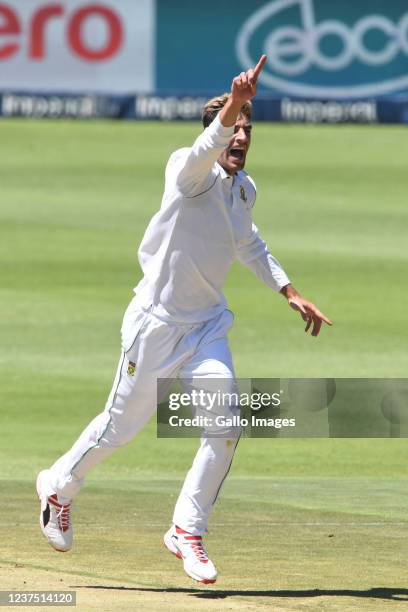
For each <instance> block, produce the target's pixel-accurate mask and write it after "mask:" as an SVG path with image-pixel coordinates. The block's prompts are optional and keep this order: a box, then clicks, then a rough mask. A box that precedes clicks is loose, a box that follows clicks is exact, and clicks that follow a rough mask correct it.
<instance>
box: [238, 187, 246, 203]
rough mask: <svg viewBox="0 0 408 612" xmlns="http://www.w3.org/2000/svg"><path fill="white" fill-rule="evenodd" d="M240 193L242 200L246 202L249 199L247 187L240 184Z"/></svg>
mask: <svg viewBox="0 0 408 612" xmlns="http://www.w3.org/2000/svg"><path fill="white" fill-rule="evenodd" d="M239 194H240V197H241V200H243V201H244V202H246V201H247V200H248V198H247V194H246V193H245V189H244V188H243V186H242V185H240V186H239Z"/></svg>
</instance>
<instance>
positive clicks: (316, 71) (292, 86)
mask: <svg viewBox="0 0 408 612" xmlns="http://www.w3.org/2000/svg"><path fill="white" fill-rule="evenodd" d="M370 4H371V3H370V2H369V1H368V0H366V1H364V0H363V1H362V2H361V1H360V2H358V3H353V4H350V9H349V11H348V12H350V13H352V12H353V10H356V8H357V9H358V10H359V13H360V18H359V19H357V20H356V18H355V17H354V18H353V17H352V16H351V15H350V18H349V21H350V23H348V24H346V23H344V22H343V21H340V20H339V19H334V18H332V17H331V18H330V19H326V20H321V21H320V22H318V21H317V20H316V16H315V9H318V8H319V0H315V2H314V1H313V0H273V2H268V3H267V4H265V5H264V6H262V7H261V8H260V9H259V10H258V11H256V12H255V13H253V14H252V15H251V16H250V17H249V19H247V21H246V22H245V23H244V24H243V26H242V27H241V29H240V31H239V33H238V36H237V40H236V52H237V56H238V59H239V61H240V63H241V65H242V66H243V68H244V69H248V68H249V67H250V66H253V65H254V64H255V63H256V60H257V59H258V57H259V55H260V53H261V52H263V53H266V55H267V56H268V62H267V66H266V69H265V70H264V71H263V72H262V74H261V76H260V79H259V80H260V81H261V82H262V84H263V85H264V86H267V87H270V88H272V89H274V90H276V91H279V92H283V93H285V94H291V95H295V96H305V97H320V98H329V99H330V98H337V99H338V98H353V97H369V96H378V95H383V94H388V93H392V92H396V91H401V90H404V89H407V88H408V75H407V73H408V12H407V13H405V14H402V15H401V11H400V15H399V16H398V17H397V18H396V19H391V18H390V17H389V16H388V17H386V16H385V15H380V14H367V13H368V12H369V8H370ZM396 4H397V3H396ZM398 4H399V6H400V7H402V6H403V2H400V3H398ZM386 5H387V3H384V6H385V7H386ZM392 5H393V3H391V6H392ZM320 6H321V7H322V9H323V11H326V13H327V6H328V3H325V2H323V0H320ZM364 6H365V8H366V9H367V10H366V11H364V10H363V7H364ZM362 13H363V16H361V14H362Z"/></svg>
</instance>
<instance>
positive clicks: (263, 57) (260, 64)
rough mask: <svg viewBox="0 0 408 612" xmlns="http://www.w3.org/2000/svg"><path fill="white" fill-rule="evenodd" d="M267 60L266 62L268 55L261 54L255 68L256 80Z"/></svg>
mask: <svg viewBox="0 0 408 612" xmlns="http://www.w3.org/2000/svg"><path fill="white" fill-rule="evenodd" d="M265 62H266V55H261V57H260V59H259V62H258V63H257V65H256V66H255V68H254V79H255V81H256V80H257V78H258V77H259V75H260V74H261V72H262V68H263V67H264V64H265Z"/></svg>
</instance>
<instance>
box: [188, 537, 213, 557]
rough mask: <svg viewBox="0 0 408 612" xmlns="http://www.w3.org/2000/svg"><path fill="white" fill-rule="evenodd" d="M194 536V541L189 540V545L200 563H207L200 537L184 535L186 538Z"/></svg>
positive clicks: (189, 538)
mask: <svg viewBox="0 0 408 612" xmlns="http://www.w3.org/2000/svg"><path fill="white" fill-rule="evenodd" d="M193 538H194V541H193V542H191V544H190V546H191V549H192V550H193V552H194V554H195V556H196V557H197V559H198V560H199V561H200V562H201V563H207V561H208V555H207V553H206V551H205V548H204V545H203V541H202V539H201V538H200V539H196V538H197V536H186V538H185V539H186V540H192V539H193Z"/></svg>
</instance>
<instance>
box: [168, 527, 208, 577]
mask: <svg viewBox="0 0 408 612" xmlns="http://www.w3.org/2000/svg"><path fill="white" fill-rule="evenodd" d="M164 545H165V546H166V548H167V549H168V550H169V551H170V552H171V553H173V555H175V556H176V557H178V558H179V559H182V560H183V564H184V571H185V572H186V574H187V575H188V576H190V578H193V579H194V580H197V582H202V583H203V584H214V582H215V581H216V580H217V570H216V569H215V566H214V563H213V562H212V561H211V559H209V558H208V555H207V552H206V550H205V548H204V544H203V539H202V537H201V536H197V535H192V534H191V533H188V532H187V531H184V529H180V527H177V526H176V525H173V526H172V527H170V529H169V530H168V532H167V533H166V534H165V536H164Z"/></svg>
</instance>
